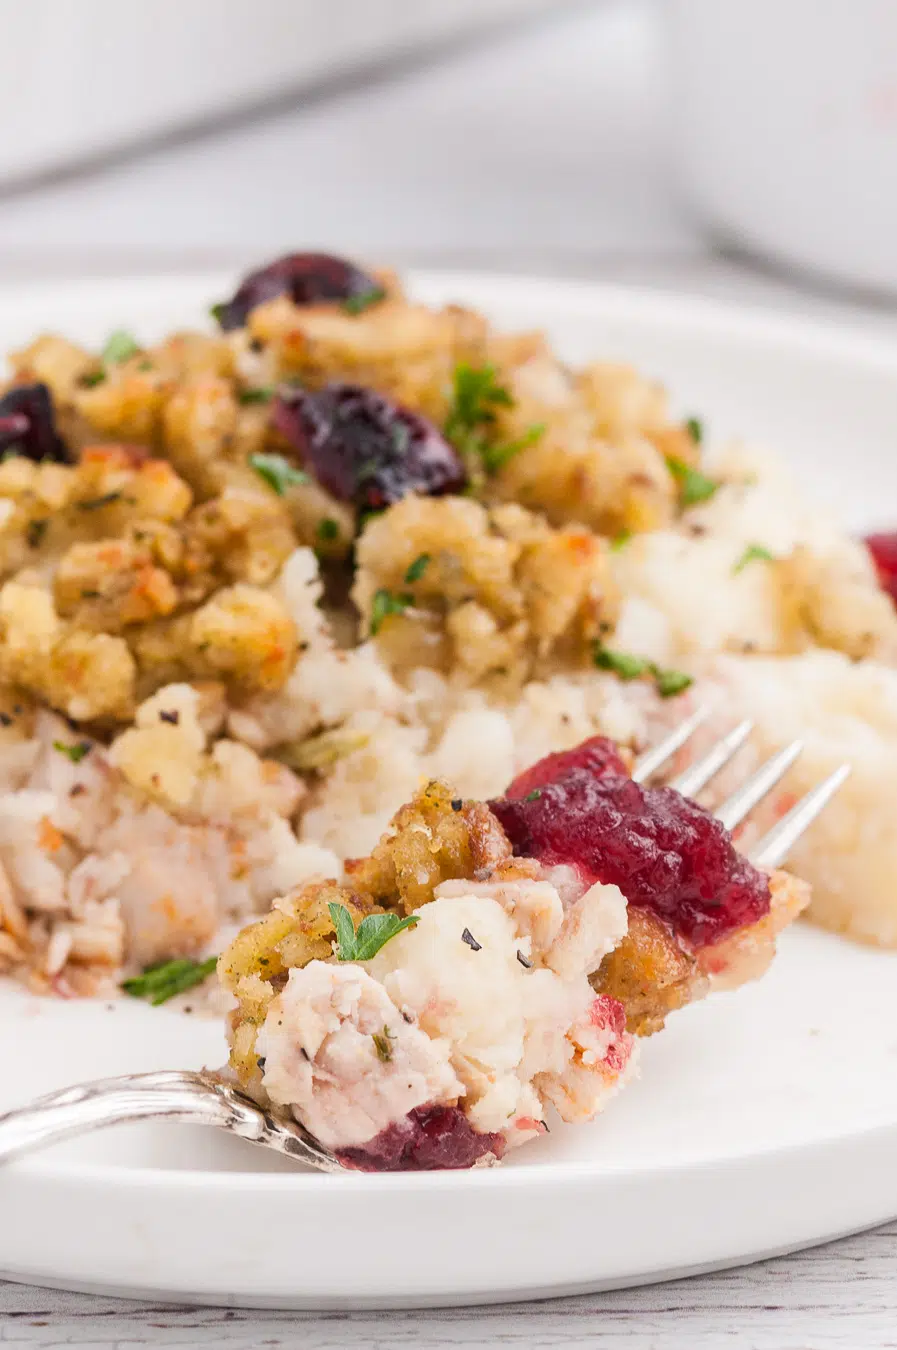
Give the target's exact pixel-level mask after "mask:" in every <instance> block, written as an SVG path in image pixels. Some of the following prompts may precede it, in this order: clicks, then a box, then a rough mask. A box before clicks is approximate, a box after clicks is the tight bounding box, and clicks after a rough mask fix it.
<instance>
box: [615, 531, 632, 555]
mask: <svg viewBox="0 0 897 1350" xmlns="http://www.w3.org/2000/svg"><path fill="white" fill-rule="evenodd" d="M631 538H632V530H621V531H620V533H619V534H615V535H614V537H613V539H612V540H611V541H610V551H611V553H619V552H620V550H621V549H623V548H625V547H626V545H627V544H628V543H629V541H630V539H631Z"/></svg>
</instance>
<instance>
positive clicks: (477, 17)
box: [0, 0, 552, 179]
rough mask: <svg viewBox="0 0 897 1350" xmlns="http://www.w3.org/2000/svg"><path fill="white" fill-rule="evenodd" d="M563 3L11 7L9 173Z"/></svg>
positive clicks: (240, 0)
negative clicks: (550, 5)
mask: <svg viewBox="0 0 897 1350" xmlns="http://www.w3.org/2000/svg"><path fill="white" fill-rule="evenodd" d="M551 2H552V0H326V3H325V0H151V2H150V0H146V2H145V3H138V2H137V0H130V3H129V0H0V42H2V48H3V53H4V62H3V64H4V71H3V80H2V82H0V179H2V178H8V177H18V176H21V175H28V174H33V173H38V172H42V171H44V170H47V169H52V168H57V167H59V166H61V165H64V164H66V163H68V162H70V161H72V160H77V159H81V158H84V157H87V156H92V155H96V154H101V153H103V152H104V151H107V150H112V149H115V148H116V147H118V146H121V145H126V144H128V143H129V142H132V141H136V140H139V139H141V138H142V137H146V136H153V135H159V134H160V133H163V132H166V131H173V130H176V129H177V128H178V127H181V126H183V125H185V124H189V123H191V122H195V121H198V120H201V119H205V118H209V117H213V116H215V115H216V114H221V113H223V112H228V111H233V110H234V109H237V108H240V107H241V106H248V105H251V104H253V103H255V102H258V101H259V100H263V99H266V98H270V97H271V96H274V95H277V94H278V93H281V92H284V91H286V90H290V89H293V88H301V87H302V85H303V84H305V83H308V82H309V81H314V80H317V79H319V78H321V77H322V76H325V75H329V74H333V73H339V72H341V71H345V70H349V69H351V68H352V67H353V66H358V65H360V64H362V63H364V62H367V61H370V60H372V59H376V58H380V57H388V56H392V55H397V54H400V53H402V52H406V51H409V50H412V49H413V48H414V47H416V46H417V45H419V44H422V43H426V42H431V41H435V40H437V39H440V38H446V37H453V36H457V35H459V34H463V33H465V32H467V31H470V30H473V29H476V28H482V27H485V26H487V25H488V24H490V23H494V22H496V21H497V20H499V19H502V18H505V17H513V16H514V15H516V14H525V13H526V12H527V11H531V10H536V9H539V8H547V7H548V5H549V4H550V3H551Z"/></svg>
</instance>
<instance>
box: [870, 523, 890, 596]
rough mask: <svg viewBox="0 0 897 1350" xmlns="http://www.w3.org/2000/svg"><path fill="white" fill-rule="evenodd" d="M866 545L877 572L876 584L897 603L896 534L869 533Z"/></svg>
mask: <svg viewBox="0 0 897 1350" xmlns="http://www.w3.org/2000/svg"><path fill="white" fill-rule="evenodd" d="M866 547H867V548H868V550H869V552H870V553H871V554H872V561H873V562H874V564H875V570H876V572H877V573H878V584H879V586H880V587H881V588H882V590H883V591H887V593H888V595H889V596H890V597H891V599H892V600H893V601H894V603H895V604H897V534H870V535H867V536H866Z"/></svg>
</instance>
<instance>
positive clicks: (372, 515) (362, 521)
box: [358, 506, 386, 534]
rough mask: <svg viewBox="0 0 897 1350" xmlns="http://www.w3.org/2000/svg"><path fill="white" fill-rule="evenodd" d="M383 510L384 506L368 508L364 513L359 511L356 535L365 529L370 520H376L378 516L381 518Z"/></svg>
mask: <svg viewBox="0 0 897 1350" xmlns="http://www.w3.org/2000/svg"><path fill="white" fill-rule="evenodd" d="M385 510H386V507H385V506H378V507H369V508H368V509H367V510H365V511H359V512H358V533H359V534H361V532H362V530H364V529H366V528H367V526H368V524H369V522H370V521H372V520H376V519H377V517H378V516H382V515H383V512H384V511H385Z"/></svg>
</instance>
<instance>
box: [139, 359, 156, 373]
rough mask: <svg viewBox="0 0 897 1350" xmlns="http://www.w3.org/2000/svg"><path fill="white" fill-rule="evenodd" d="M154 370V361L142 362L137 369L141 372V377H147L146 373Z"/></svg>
mask: <svg viewBox="0 0 897 1350" xmlns="http://www.w3.org/2000/svg"><path fill="white" fill-rule="evenodd" d="M152 368H153V363H152V361H141V362H140V365H139V366H138V367H137V369H138V370H139V371H140V373H141V375H145V374H146V372H147V371H148V370H152Z"/></svg>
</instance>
